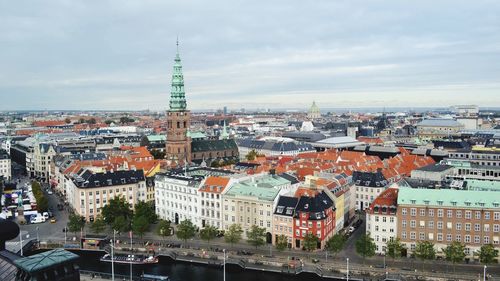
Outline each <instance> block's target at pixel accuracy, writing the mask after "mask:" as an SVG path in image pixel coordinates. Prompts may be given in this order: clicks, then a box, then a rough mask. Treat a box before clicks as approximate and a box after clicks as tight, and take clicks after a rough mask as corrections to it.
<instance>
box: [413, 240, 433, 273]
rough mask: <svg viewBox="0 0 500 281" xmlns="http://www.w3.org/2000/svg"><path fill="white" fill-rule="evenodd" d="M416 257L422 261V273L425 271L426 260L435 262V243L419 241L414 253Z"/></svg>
mask: <svg viewBox="0 0 500 281" xmlns="http://www.w3.org/2000/svg"><path fill="white" fill-rule="evenodd" d="M414 254H415V257H417V258H419V259H420V260H422V271H424V265H425V261H426V260H433V259H435V258H436V249H434V243H432V242H430V241H418V242H417V245H415V251H414Z"/></svg>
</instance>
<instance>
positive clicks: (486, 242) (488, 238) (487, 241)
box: [483, 236, 490, 244]
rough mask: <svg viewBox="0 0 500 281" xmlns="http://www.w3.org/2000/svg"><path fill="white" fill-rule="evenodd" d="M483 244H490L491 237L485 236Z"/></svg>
mask: <svg viewBox="0 0 500 281" xmlns="http://www.w3.org/2000/svg"><path fill="white" fill-rule="evenodd" d="M483 243H484V244H490V237H489V236H484V237H483Z"/></svg>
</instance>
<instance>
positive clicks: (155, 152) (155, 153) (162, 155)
mask: <svg viewBox="0 0 500 281" xmlns="http://www.w3.org/2000/svg"><path fill="white" fill-rule="evenodd" d="M151 155H152V156H153V158H154V159H165V155H166V153H165V152H164V151H160V150H158V149H153V150H151Z"/></svg>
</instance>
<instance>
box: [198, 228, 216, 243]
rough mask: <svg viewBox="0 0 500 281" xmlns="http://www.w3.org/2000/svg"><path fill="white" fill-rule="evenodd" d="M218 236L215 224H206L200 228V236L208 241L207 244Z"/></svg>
mask: <svg viewBox="0 0 500 281" xmlns="http://www.w3.org/2000/svg"><path fill="white" fill-rule="evenodd" d="M216 236H217V228H216V227H215V226H211V225H206V226H205V227H204V228H202V229H201V230H200V238H201V239H202V240H205V241H207V244H210V240H212V239H214V238H215V237H216Z"/></svg>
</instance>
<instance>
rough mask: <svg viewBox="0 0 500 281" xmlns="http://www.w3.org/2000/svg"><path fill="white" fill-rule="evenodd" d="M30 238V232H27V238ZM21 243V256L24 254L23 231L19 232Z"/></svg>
mask: <svg viewBox="0 0 500 281" xmlns="http://www.w3.org/2000/svg"><path fill="white" fill-rule="evenodd" d="M28 238H30V235H29V233H28V234H26V239H28ZM19 244H20V248H21V256H22V255H23V235H22V234H21V233H19Z"/></svg>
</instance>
